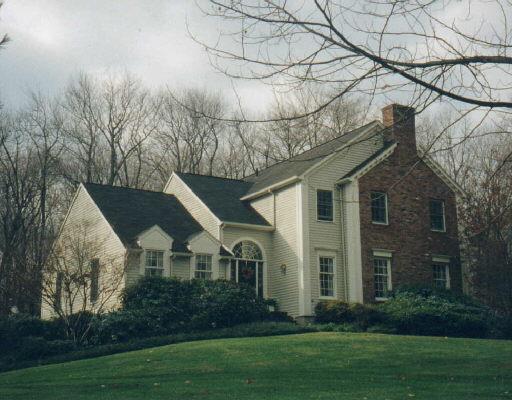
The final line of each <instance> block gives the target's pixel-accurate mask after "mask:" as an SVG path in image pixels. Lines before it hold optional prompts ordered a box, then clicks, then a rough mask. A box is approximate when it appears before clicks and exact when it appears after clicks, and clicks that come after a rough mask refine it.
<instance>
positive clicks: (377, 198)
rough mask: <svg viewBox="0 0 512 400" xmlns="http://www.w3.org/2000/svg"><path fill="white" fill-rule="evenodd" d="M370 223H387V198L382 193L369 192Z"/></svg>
mask: <svg viewBox="0 0 512 400" xmlns="http://www.w3.org/2000/svg"><path fill="white" fill-rule="evenodd" d="M370 197H371V202H372V222H374V223H376V224H387V223H388V197H387V194H386V193H383V192H371V194H370Z"/></svg>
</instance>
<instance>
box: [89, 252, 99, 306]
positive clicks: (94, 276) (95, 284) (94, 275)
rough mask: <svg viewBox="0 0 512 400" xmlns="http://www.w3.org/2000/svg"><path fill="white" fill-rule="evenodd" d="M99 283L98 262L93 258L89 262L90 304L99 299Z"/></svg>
mask: <svg viewBox="0 0 512 400" xmlns="http://www.w3.org/2000/svg"><path fill="white" fill-rule="evenodd" d="M99 282H100V260H98V259H97V258H94V259H92V260H91V293H90V296H91V303H94V302H96V301H97V300H98V297H99V289H100V286H99Z"/></svg>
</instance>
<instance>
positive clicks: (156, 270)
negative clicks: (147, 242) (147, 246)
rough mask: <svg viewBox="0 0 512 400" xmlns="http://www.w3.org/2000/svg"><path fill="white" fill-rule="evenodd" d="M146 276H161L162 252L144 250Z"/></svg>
mask: <svg viewBox="0 0 512 400" xmlns="http://www.w3.org/2000/svg"><path fill="white" fill-rule="evenodd" d="M145 274H146V276H162V275H163V274H164V252H163V251H156V250H147V251H146V270H145Z"/></svg>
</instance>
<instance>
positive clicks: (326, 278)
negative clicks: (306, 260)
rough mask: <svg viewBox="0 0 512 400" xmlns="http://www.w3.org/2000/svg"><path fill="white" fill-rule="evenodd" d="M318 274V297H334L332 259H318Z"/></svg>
mask: <svg viewBox="0 0 512 400" xmlns="http://www.w3.org/2000/svg"><path fill="white" fill-rule="evenodd" d="M318 264H319V272H320V297H334V258H333V257H324V256H320V257H319V258H318Z"/></svg>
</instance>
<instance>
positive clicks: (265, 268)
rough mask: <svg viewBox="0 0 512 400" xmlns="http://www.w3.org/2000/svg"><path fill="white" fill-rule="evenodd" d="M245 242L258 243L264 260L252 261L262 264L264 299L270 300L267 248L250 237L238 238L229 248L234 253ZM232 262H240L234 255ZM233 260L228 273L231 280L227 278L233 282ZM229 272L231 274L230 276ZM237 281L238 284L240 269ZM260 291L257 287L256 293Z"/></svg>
mask: <svg viewBox="0 0 512 400" xmlns="http://www.w3.org/2000/svg"><path fill="white" fill-rule="evenodd" d="M243 241H249V242H254V243H256V245H257V246H258V247H259V248H260V251H261V257H262V260H252V261H255V262H261V264H262V265H263V298H264V299H267V298H268V291H269V282H268V280H267V279H268V261H267V260H268V259H267V254H266V252H265V247H263V246H262V245H261V243H260V242H259V241H258V240H256V239H254V238H252V237H250V236H242V237H238V238H236V239H235V240H234V241H233V242H232V243H231V245H230V246H229V248H230V250H229V251H230V252H231V253H233V248H234V247H235V246H236V245H237V244H238V243H240V242H243ZM231 260H238V258H236V257H235V256H234V255H233V256H232V257H231ZM231 260H230V261H229V267H228V271H227V272H226V273H227V275H229V279H228V276H226V279H227V280H231ZM228 272H229V274H228ZM236 281H237V282H238V268H237V269H236ZM257 290H258V287H256V291H257Z"/></svg>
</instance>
